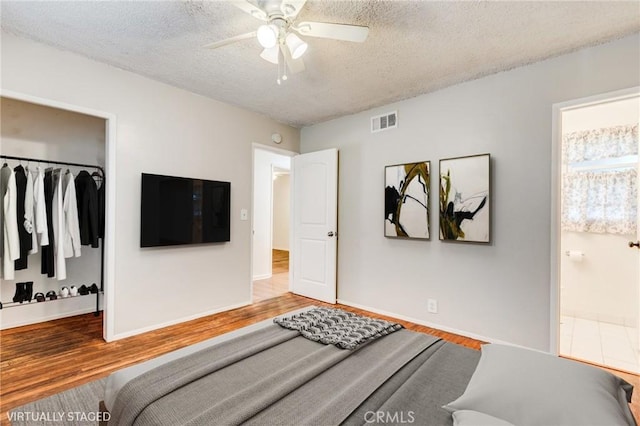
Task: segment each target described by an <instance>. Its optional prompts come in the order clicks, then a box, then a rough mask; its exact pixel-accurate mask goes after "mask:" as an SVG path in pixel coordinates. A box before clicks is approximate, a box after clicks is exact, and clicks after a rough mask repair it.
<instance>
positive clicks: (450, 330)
mask: <svg viewBox="0 0 640 426" xmlns="http://www.w3.org/2000/svg"><path fill="white" fill-rule="evenodd" d="M338 303H340V304H342V305H347V306H351V307H353V308H358V309H362V310H364V311H369V312H373V313H376V314H380V315H384V316H387V317H393V318H397V319H400V320H403V321H409V322H412V323H414V324H418V325H424V326H425V327H430V328H435V329H437V330H441V331H446V332H447V333H453V334H458V335H460V336H464V337H469V338H471V339H475V340H481V341H483V342H488V343H498V344H501V345H509V346H516V347H519V348H525V349H532V350H535V351H538V352H543V351H540V350H539V349H535V348H530V347H527V346H522V345H518V344H515V343H511V342H507V341H504V340H500V339H495V338H493V337H489V336H483V335H481V334H476V333H470V332H468V331H464V330H458V329H457V328H452V327H446V326H443V325H442V324H436V323H432V322H429V321H424V320H421V319H418V318H413V317H409V316H406V315H401V314H397V313H395V312H389V311H385V310H383V309H378V308H372V307H370V306H364V305H361V304H359V303H353V302H350V301H348V300H344V299H338Z"/></svg>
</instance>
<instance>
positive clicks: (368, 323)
mask: <svg viewBox="0 0 640 426" xmlns="http://www.w3.org/2000/svg"><path fill="white" fill-rule="evenodd" d="M273 322H274V323H276V324H278V325H280V326H282V327H284V328H287V329H290V330H297V331H299V332H300V334H301V335H302V336H303V337H305V338H307V339H309V340H313V341H314V342H320V343H324V344H325V345H335V346H336V347H338V348H340V349H350V350H351V349H355V348H356V347H358V346H359V345H361V344H363V343H365V342H369V341H371V340H373V339H377V338H378V337H382V336H385V335H387V334H389V333H393V332H394V331H397V330H400V329H401V328H403V327H402V325H400V324H398V323H392V322H389V321H385V320H381V319H375V318H369V317H365V316H362V315H358V314H354V313H352V312H347V311H343V310H342V309H334V308H314V309H311V310H309V311H306V312H302V313H299V314H295V315H291V316H288V317H283V318H275V319H274V320H273Z"/></svg>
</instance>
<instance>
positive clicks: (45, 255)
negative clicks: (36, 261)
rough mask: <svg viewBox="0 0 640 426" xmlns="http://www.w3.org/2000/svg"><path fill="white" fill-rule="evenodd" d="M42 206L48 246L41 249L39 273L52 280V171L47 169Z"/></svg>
mask: <svg viewBox="0 0 640 426" xmlns="http://www.w3.org/2000/svg"><path fill="white" fill-rule="evenodd" d="M44 204H45V207H46V213H47V228H48V232H47V234H48V235H49V245H48V246H43V247H42V250H41V251H42V264H41V267H40V272H41V273H42V274H45V275H46V276H48V277H49V278H53V277H54V276H55V275H56V269H55V267H56V261H55V258H54V251H55V241H54V235H53V169H47V170H46V171H45V173H44Z"/></svg>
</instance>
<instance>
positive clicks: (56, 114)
mask: <svg viewBox="0 0 640 426" xmlns="http://www.w3.org/2000/svg"><path fill="white" fill-rule="evenodd" d="M0 95H1V97H2V99H3V101H6V102H12V103H14V104H16V105H17V104H18V103H22V104H23V105H27V104H28V105H30V107H29V108H31V109H32V110H31V112H33V111H39V112H37V114H39V115H40V119H39V120H36V123H37V124H36V127H29V128H28V132H27V133H28V134H31V135H32V136H34V135H36V134H37V133H38V132H41V131H43V128H44V127H46V126H50V125H52V124H55V122H57V121H59V120H63V121H64V120H66V121H67V122H66V124H64V125H63V126H62V127H59V128H58V131H60V132H62V133H65V132H70V131H71V132H72V133H74V134H75V136H77V137H78V140H77V141H82V142H81V143H79V144H77V143H76V144H75V145H73V141H72V140H71V139H69V135H67V136H66V137H63V135H62V133H51V132H52V129H51V127H49V128H48V130H47V133H46V137H43V138H35V139H36V140H32V141H30V142H25V141H23V140H20V143H19V144H18V145H15V144H13V145H14V148H15V149H16V150H15V152H11V145H12V143H10V141H9V138H7V137H5V135H3V138H2V139H3V140H2V141H0V144H1V145H2V152H3V153H4V154H7V155H9V154H11V155H15V156H28V157H32V158H37V159H41V160H46V159H52V156H54V155H52V153H57V155H63V157H61V158H59V160H61V161H72V162H82V163H84V162H88V163H91V164H95V163H99V164H100V165H102V166H104V169H105V173H106V176H107V177H108V178H109V182H111V184H107V185H106V186H105V189H106V194H105V195H106V196H105V222H106V223H105V235H104V239H103V241H102V242H101V244H102V245H104V247H105V248H104V252H101V253H100V254H97V251H95V250H94V251H93V257H94V260H95V258H96V257H97V258H98V260H99V258H100V257H101V258H102V260H101V262H102V263H103V268H104V269H103V274H104V275H103V280H104V292H103V293H102V296H101V297H100V306H101V308H102V323H103V332H102V337H103V338H104V340H105V341H107V342H109V341H112V340H113V338H114V337H113V336H114V335H115V331H114V329H115V321H114V316H113V315H111V312H113V309H114V305H115V303H114V299H115V296H114V292H113V288H114V280H113V277H114V276H115V273H114V271H115V251H114V247H115V245H116V244H115V239H116V235H117V234H116V232H115V228H116V223H115V219H114V218H115V207H114V206H115V204H114V200H115V184H114V182H115V180H116V167H115V165H116V164H115V163H116V161H115V157H116V155H115V154H116V137H115V135H116V117H115V115H113V114H111V113H107V112H104V111H98V110H94V109H91V108H86V107H84V106H78V105H72V104H67V103H64V102H59V101H54V100H51V99H46V98H40V97H36V96H33V95H28V94H24V93H19V92H14V91H10V90H2V91H1V93H0ZM33 108H35V110H34V109H33ZM47 111H52V113H48V112H47ZM42 114H44V115H42ZM33 116H34V115H33V114H32V113H29V114H27V115H26V116H22V114H20V115H17V116H16V115H15V114H13V115H12V116H11V119H15V118H18V119H19V120H21V121H24V120H25V119H28V118H29V117H33ZM43 117H48V118H47V119H46V120H43V119H42V118H43ZM91 121H93V122H94V123H98V127H100V130H98V131H97V132H96V131H95V129H94V130H90V129H91V128H93V127H92V126H91V125H90V124H89V122H91ZM15 130H16V128H12V129H11V131H15ZM91 134H93V136H94V137H98V139H99V140H101V141H102V148H99V149H97V151H96V150H95V148H96V147H95V146H93V145H91V144H89V143H88V142H87V140H91V138H90V137H89V138H88V135H91ZM26 136H27V135H26V134H21V135H20V136H19V138H18V139H20V138H25V137H26ZM55 136H58V137H59V138H60V139H59V141H58V142H60V144H62V145H56V146H55V149H51V145H52V143H53V142H55V141H54V140H52V138H55ZM43 141H48V142H47V143H46V144H44V145H43V143H44V142H43ZM3 142H4V144H3ZM45 145H49V146H50V148H48V149H47V148H44V146H45ZM53 145H55V143H53ZM63 145H64V146H65V147H64V148H63ZM72 145H73V146H72ZM7 151H9V152H7ZM91 154H92V155H94V157H92V158H87V159H86V161H85V159H83V158H82V156H86V155H91ZM54 159H55V158H54ZM83 250H84V249H83ZM84 251H87V253H86V254H87V255H89V250H84ZM83 253H84V252H83ZM31 257H34V256H31ZM84 257H85V258H86V257H89V256H84ZM70 262H74V261H73V260H71V261H70ZM76 266H77V268H76ZM67 271H68V273H72V274H73V275H74V276H75V275H77V274H82V275H84V276H86V277H87V279H88V278H89V275H91V272H88V270H87V268H86V267H83V266H81V265H79V264H78V265H75V264H72V265H69V269H68V270H67ZM25 273H26V272H25ZM86 274H88V275H86ZM21 279H25V278H24V277H23V278H21ZM27 279H30V277H27ZM0 281H2V282H3V284H10V283H6V282H5V280H0ZM35 286H36V283H35V282H34V287H35ZM5 291H6V289H5ZM9 292H10V293H12V291H9ZM79 299H81V298H78V299H69V300H71V301H73V302H74V303H75V301H76V300H79ZM63 302H66V300H65V301H61V302H59V303H53V304H51V306H57V305H61V304H62V303H63ZM39 305H40V306H39ZM91 305H92V309H90V310H88V311H87V309H86V307H82V306H75V307H74V306H71V307H70V310H69V311H65V312H62V313H61V312H60V311H57V312H54V313H52V314H51V315H49V314H50V313H47V312H42V311H39V312H35V314H36V315H35V316H34V312H33V311H32V312H27V309H28V308H27V307H26V306H25V308H23V309H24V311H23V310H22V309H16V310H15V312H16V313H18V312H19V313H20V314H19V315H16V316H15V317H14V321H13V322H14V324H29V323H34V322H40V321H41V320H43V319H44V320H50V319H54V318H59V317H63V316H69V315H70V314H77V313H82V312H84V311H87V312H90V311H93V307H94V306H95V304H93V303H92V304H91ZM31 306H32V304H29V305H28V307H31ZM43 306H47V308H48V306H49V304H40V303H37V304H33V307H34V308H41V309H42V307H43ZM23 313H24V315H23ZM6 319H7V318H6V313H5V316H4V318H3V326H6V325H7V324H6V322H5V321H4V320H6Z"/></svg>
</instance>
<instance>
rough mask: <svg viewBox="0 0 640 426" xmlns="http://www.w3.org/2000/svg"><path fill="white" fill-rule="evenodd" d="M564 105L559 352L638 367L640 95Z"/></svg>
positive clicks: (629, 368)
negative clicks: (639, 160)
mask: <svg viewBox="0 0 640 426" xmlns="http://www.w3.org/2000/svg"><path fill="white" fill-rule="evenodd" d="M560 113H561V120H560V123H561V124H560V128H561V134H562V138H561V141H562V142H561V153H560V159H559V165H560V174H559V176H560V177H559V179H558V180H557V181H558V185H559V189H558V194H559V200H560V201H559V202H560V218H559V219H558V229H557V233H558V234H557V236H558V239H559V242H560V248H559V259H558V261H557V265H558V269H559V270H558V279H559V285H560V290H559V311H560V326H559V332H558V336H559V348H558V349H559V351H558V352H559V354H560V355H562V356H566V357H570V358H575V359H579V360H582V361H586V362H590V363H593V364H597V365H604V366H607V367H609V368H613V369H618V370H622V371H628V372H632V373H640V362H639V341H638V340H639V339H638V333H639V331H638V324H639V317H640V292H639V284H640V266H639V265H640V250H638V248H637V246H630V243H636V242H637V241H638V210H637V205H638V187H639V185H638V117H640V96H638V94H637V93H636V94H635V95H631V96H625V97H622V98H620V97H617V98H615V99H604V100H601V101H598V102H591V103H589V104H585V105H574V106H571V107H568V108H563V109H562V110H561V111H560Z"/></svg>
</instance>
